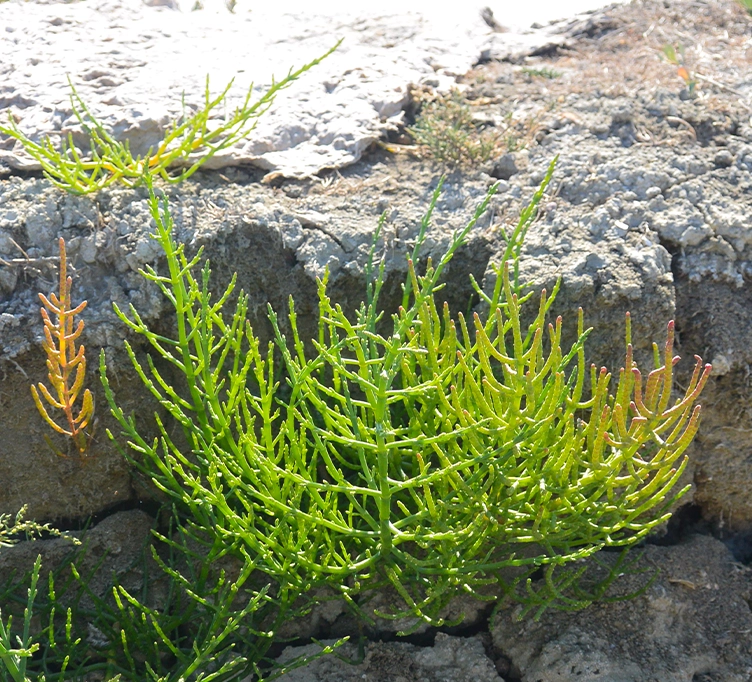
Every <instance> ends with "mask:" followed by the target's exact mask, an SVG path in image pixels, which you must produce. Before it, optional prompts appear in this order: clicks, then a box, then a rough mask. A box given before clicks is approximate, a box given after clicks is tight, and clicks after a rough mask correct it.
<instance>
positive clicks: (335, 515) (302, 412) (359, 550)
mask: <svg viewBox="0 0 752 682" xmlns="http://www.w3.org/2000/svg"><path fill="white" fill-rule="evenodd" d="M552 172H553V164H552V166H551V168H550V169H549V172H548V174H547V176H546V178H545V180H544V182H543V184H542V186H541V187H540V188H539V190H538V191H537V192H536V193H535V195H534V197H533V199H532V202H531V204H530V205H529V206H528V207H527V208H526V209H525V210H524V211H523V213H522V215H521V217H520V221H519V223H518V224H517V226H516V228H515V229H514V230H513V231H512V232H511V233H510V234H508V235H506V237H507V249H506V253H505V254H504V258H503V260H502V263H501V264H500V265H499V266H498V269H497V279H496V284H495V287H494V289H493V291H491V292H483V291H482V290H481V289H480V287H479V286H478V285H477V284H475V286H476V289H477V291H478V293H479V295H480V296H481V297H482V299H483V301H484V302H485V304H486V307H487V309H488V313H486V314H485V315H483V316H481V315H474V316H473V319H472V320H470V321H468V320H466V319H465V317H463V316H462V315H461V314H460V315H457V317H456V318H455V317H453V316H452V314H451V311H449V309H448V307H447V306H446V305H444V306H443V307H442V306H438V305H437V298H436V297H437V295H440V290H441V287H442V284H441V276H442V274H443V272H444V270H445V268H446V266H447V264H448V263H449V262H450V261H451V259H452V258H453V256H454V255H455V253H456V252H457V250H458V249H460V248H462V247H463V246H464V245H465V243H466V242H467V238H468V235H469V233H470V231H471V230H472V228H473V227H474V225H475V224H476V223H477V221H478V220H479V219H480V218H481V217H482V215H483V214H484V212H485V210H486V208H487V206H488V203H489V201H490V199H491V197H492V195H493V193H494V191H495V188H491V190H490V191H489V193H488V196H487V197H486V199H485V200H484V201H483V202H482V203H481V205H480V206H479V207H478V210H477V211H476V213H475V216H474V218H473V219H472V220H471V221H470V222H469V224H468V225H467V226H466V227H465V228H464V229H462V230H460V231H458V232H457V233H456V234H455V235H454V237H453V239H452V242H451V245H450V247H449V249H448V250H447V252H446V253H445V254H444V255H443V256H442V257H441V258H440V259H439V260H438V261H437V262H436V264H435V265H434V264H432V263H431V261H430V260H429V261H428V262H427V264H426V269H425V272H424V274H422V275H421V274H419V273H418V268H417V264H418V261H419V256H420V248H421V246H422V244H423V242H424V239H425V234H426V230H427V228H428V226H429V224H430V220H431V214H432V212H433V209H434V207H435V204H436V202H437V200H438V197H439V192H440V189H441V188H440V187H439V188H438V189H437V191H436V192H435V194H434V196H433V200H432V203H431V205H430V207H429V210H428V213H427V215H426V217H425V219H424V221H423V224H422V226H421V230H420V233H419V237H418V241H417V244H416V247H415V249H414V251H413V253H412V255H411V258H410V259H409V262H408V275H407V279H406V281H405V284H404V291H403V300H402V305H401V306H400V307H399V309H398V310H397V311H396V312H394V313H393V314H392V319H391V324H389V323H388V321H387V320H385V319H383V318H384V313H383V311H382V310H381V309H380V306H379V297H380V292H381V288H382V284H383V275H384V269H383V267H384V266H383V261H382V263H381V264H379V265H378V266H376V264H375V262H374V260H375V253H376V251H375V248H376V247H375V245H376V243H377V242H376V241H374V247H373V248H372V251H371V259H370V260H369V264H368V267H367V273H366V274H367V290H366V292H365V293H366V296H365V299H366V300H365V302H364V303H363V305H362V306H361V308H360V309H359V310H358V311H357V312H356V314H355V316H354V317H349V316H348V315H346V314H345V313H344V312H343V310H342V309H341V308H340V307H339V306H336V305H334V304H333V303H332V302H331V301H330V299H329V297H328V296H327V293H326V286H327V277H324V279H323V280H322V281H320V282H319V333H318V338H317V339H313V340H311V341H310V342H309V343H306V340H304V339H302V338H300V335H299V334H298V332H297V324H296V313H295V308H294V304H293V302H292V300H291V301H290V310H289V320H290V328H291V330H292V335H291V337H290V338H289V339H288V338H286V337H285V336H284V335H283V334H282V333H281V331H280V327H279V324H278V321H277V316H276V313H275V312H274V311H272V310H271V309H270V311H269V317H270V320H271V322H272V325H273V326H274V329H275V332H276V337H275V340H274V341H273V342H271V343H270V344H269V345H268V347H267V348H266V349H263V350H264V351H265V352H262V348H261V344H260V342H259V340H258V338H257V336H256V335H255V334H254V332H253V329H252V328H251V326H250V324H249V322H248V320H247V319H246V313H247V296H246V295H245V294H243V293H242V292H241V293H240V294H239V296H238V297H237V303H236V304H235V307H234V310H233V311H232V312H230V313H228V314H227V316H226V312H227V311H226V308H227V307H228V301H229V299H230V297H231V296H232V294H233V290H234V279H233V281H232V282H231V283H230V284H229V286H228V287H227V288H226V289H225V291H224V292H223V293H222V294H221V295H220V296H219V297H218V298H217V299H214V298H213V297H212V294H211V290H210V269H209V264H208V262H207V263H204V265H203V266H202V268H201V272H200V275H199V276H198V277H197V276H196V275H194V272H195V271H196V270H197V268H198V267H199V263H200V261H201V257H202V254H201V252H199V253H197V254H196V255H195V256H193V257H192V258H190V259H189V258H188V256H187V255H186V253H185V250H184V247H183V245H176V244H175V242H174V239H173V237H172V222H171V218H170V215H169V211H168V206H167V203H166V200H164V201H163V202H162V204H161V205H160V203H159V201H158V199H157V198H156V196H155V195H154V193H153V192H152V195H151V210H152V215H153V217H154V220H155V223H156V226H157V232H156V234H155V238H156V239H157V240H158V241H159V243H160V244H161V246H162V247H163V249H164V251H165V255H166V258H167V268H168V269H167V272H166V273H165V274H159V273H158V272H157V271H156V270H155V269H153V268H151V267H147V269H146V270H145V271H143V274H144V276H145V277H147V279H149V280H151V281H152V282H154V283H155V284H156V285H157V286H158V287H159V288H160V289H161V290H162V293H163V294H164V296H165V297H166V298H167V300H168V301H169V302H170V304H171V305H172V306H173V308H174V310H175V313H176V319H177V332H176V334H175V336H174V337H168V336H164V335H158V334H156V333H154V332H153V331H152V330H150V329H149V327H148V325H147V324H146V323H145V322H144V321H143V320H142V319H141V317H140V316H139V314H138V311H137V310H136V309H135V308H133V307H131V309H130V311H129V313H128V314H127V315H126V313H125V312H124V311H121V310H119V309H117V308H116V312H117V313H118V315H119V316H120V317H121V319H122V320H123V321H124V322H125V323H126V324H127V325H128V326H129V327H130V328H131V329H132V330H133V331H134V332H136V333H137V334H140V335H142V336H143V337H144V338H145V339H146V340H147V341H148V343H149V344H150V345H151V347H152V350H153V351H154V352H155V353H156V354H157V355H158V356H159V357H160V358H161V360H163V361H166V362H168V363H169V364H171V365H172V366H173V368H174V370H176V371H177V375H178V376H179V377H181V381H180V383H176V384H173V383H171V382H170V381H169V380H168V379H167V377H166V375H165V374H164V373H162V372H160V370H159V369H158V368H157V365H156V364H155V363H154V361H153V360H152V359H151V358H148V359H147V362H146V364H144V363H143V362H142V361H140V360H139V359H138V357H137V356H136V354H135V352H134V351H133V349H132V348H131V347H130V345H128V344H126V348H127V351H128V353H129V355H130V357H131V360H132V362H133V365H134V367H135V369H136V371H137V372H138V374H139V375H140V377H141V379H142V381H143V382H144V384H145V385H146V386H147V387H148V389H149V390H150V391H151V392H152V393H153V395H154V396H155V398H156V399H157V400H158V402H159V404H160V405H161V407H162V408H163V411H164V413H165V414H166V415H167V416H168V418H169V419H170V420H174V421H175V422H177V424H179V425H180V426H181V427H182V432H183V438H182V439H180V440H178V439H177V438H176V437H175V436H174V435H173V430H172V428H171V425H170V424H169V423H167V422H165V420H164V418H162V417H160V416H158V415H156V416H155V419H156V421H157V425H158V428H159V431H160V436H159V437H158V438H156V439H154V440H153V441H149V440H146V439H145V438H144V437H143V436H142V435H141V432H140V430H139V426H138V424H136V421H135V419H134V418H133V417H128V416H126V415H125V414H123V412H122V410H121V409H120V408H119V407H118V405H117V401H116V397H115V396H114V394H113V392H112V391H111V389H110V387H109V385H108V383H107V376H106V364H105V359H104V356H102V358H101V363H100V367H101V377H102V381H103V384H104V387H105V392H106V395H107V398H108V401H109V403H110V407H111V410H112V413H113V415H114V416H115V417H116V418H117V420H118V421H119V422H120V424H121V426H122V428H123V432H124V434H125V435H126V437H127V438H128V441H129V446H130V449H131V453H130V454H128V457H129V459H130V460H131V461H132V462H133V464H134V465H135V466H137V467H138V468H140V469H141V470H142V471H143V472H145V473H146V474H147V475H148V476H149V477H150V478H151V479H152V480H153V481H154V483H155V484H156V486H157V487H158V488H159V489H160V490H161V491H162V492H163V493H165V494H167V495H168V496H169V497H171V498H172V499H173V500H174V502H175V503H176V505H177V507H178V509H179V510H180V511H181V513H182V514H183V516H184V518H186V519H189V521H186V523H189V524H190V525H191V527H195V528H196V529H200V530H201V532H202V533H206V534H207V535H209V536H213V537H215V538H218V539H219V540H220V542H221V543H222V544H223V545H224V546H226V547H227V548H229V550H228V551H231V552H232V553H234V554H236V555H240V556H243V557H245V561H253V562H255V564H256V565H257V567H258V569H259V570H260V571H262V572H263V573H265V574H266V575H267V576H269V577H270V578H272V579H273V580H274V590H273V594H272V596H273V598H274V600H275V602H276V603H277V604H278V605H279V607H280V609H282V610H284V609H287V608H290V607H291V605H292V604H293V603H294V602H295V600H296V599H297V598H298V597H299V596H300V595H301V594H304V593H305V592H307V591H309V590H310V589H312V588H313V587H315V586H317V585H329V586H331V587H333V588H334V589H336V590H338V591H339V592H340V594H341V595H342V596H343V597H344V598H345V599H346V600H348V601H349V602H350V603H351V604H352V605H353V606H354V607H355V608H358V601H359V600H360V599H361V595H364V594H367V593H370V592H371V591H372V590H374V589H376V588H379V587H385V586H390V587H391V588H393V589H394V590H395V591H396V592H397V593H398V594H399V595H400V597H401V598H402V600H403V601H404V609H402V610H399V611H397V612H395V613H391V614H385V615H389V616H391V617H397V616H405V615H411V616H414V617H415V618H416V619H421V620H424V621H427V622H431V623H434V624H441V623H442V622H443V621H442V619H441V615H440V613H441V609H442V607H443V606H445V605H446V604H447V602H448V601H449V600H450V599H451V598H452V597H454V596H456V595H457V594H459V593H470V594H474V595H476V596H479V597H483V595H484V589H485V587H486V586H487V585H489V584H490V583H499V584H501V585H502V586H503V587H504V588H505V589H506V590H508V591H509V592H510V593H513V592H514V587H515V586H516V585H517V584H518V583H519V582H520V581H523V583H524V579H526V578H529V577H530V576H531V575H532V574H533V573H534V572H535V571H537V570H539V569H541V568H542V569H543V571H544V575H545V577H546V582H545V584H544V587H543V588H542V590H543V595H544V596H543V602H544V604H554V603H555V602H556V601H557V599H559V596H560V593H561V590H560V589H559V587H557V586H560V585H561V583H560V582H559V583H557V582H556V580H555V579H554V577H553V575H554V572H555V571H556V570H557V569H558V568H561V567H565V568H566V566H567V565H569V564H571V563H572V562H574V561H575V560H577V559H582V558H585V557H588V556H591V555H593V554H594V553H595V552H597V551H598V550H599V549H601V548H603V547H610V546H611V547H612V546H627V545H630V544H633V543H634V542H636V541H637V540H639V539H640V538H642V537H644V536H645V534H646V533H648V532H649V531H650V530H651V529H652V528H654V527H655V526H656V525H657V524H659V523H661V522H662V521H664V520H665V519H666V518H667V517H668V509H669V508H670V505H671V504H672V503H673V501H674V500H675V499H676V498H677V497H678V496H680V495H681V494H682V493H683V492H685V490H683V491H679V493H676V494H674V493H672V492H671V490H672V488H673V487H674V485H675V484H676V482H677V480H678V478H679V476H680V475H681V472H682V471H683V469H684V466H685V464H686V460H685V459H684V458H683V452H684V450H685V449H686V447H687V445H688V444H689V442H690V441H691V439H692V437H693V436H694V434H695V432H696V429H697V424H698V416H699V408H698V407H697V406H696V405H695V401H696V399H697V396H698V395H699V393H700V391H701V390H702V387H703V385H704V382H705V380H706V379H707V376H708V372H709V368H708V367H705V368H704V369H703V368H702V365H701V362H700V361H699V359H698V364H697V367H696V370H695V373H694V376H693V378H692V381H691V383H690V386H689V388H688V389H687V391H686V393H685V395H684V396H683V397H681V398H679V399H678V400H675V399H673V398H672V393H671V390H672V378H673V374H672V368H673V365H674V363H675V361H676V358H674V357H673V354H672V342H673V326H672V325H670V326H669V338H668V340H667V342H666V345H665V348H664V350H663V352H659V351H658V349H657V347H656V353H655V364H656V368H655V369H654V370H653V371H652V372H650V373H649V375H648V376H647V377H646V378H643V375H642V374H641V373H640V371H639V370H638V369H637V367H636V365H635V363H634V361H633V359H632V348H631V339H630V337H629V334H630V332H629V323H628V324H627V342H626V358H625V365H624V368H623V369H622V370H621V372H620V374H619V381H618V385H617V386H616V390H615V391H614V392H613V393H612V392H610V390H609V388H610V380H611V375H610V374H608V373H607V371H606V370H601V371H596V370H595V368H592V369H591V370H590V371H588V368H587V367H586V365H585V352H584V343H585V339H586V337H587V332H586V331H585V330H584V329H583V323H582V314H581V315H580V319H579V321H578V325H579V328H578V332H579V338H578V340H577V342H576V343H575V344H574V346H573V347H572V348H570V349H568V350H563V349H562V348H561V334H562V324H563V323H562V320H561V319H560V318H559V319H557V320H556V321H555V322H554V323H552V324H548V323H547V322H546V318H547V314H548V312H549V310H550V308H551V305H552V304H553V301H554V299H555V294H556V291H554V292H553V293H552V295H551V296H548V295H547V294H546V292H545V291H544V292H542V293H541V296H540V301H539V304H538V313H537V315H536V316H535V317H534V320H533V322H532V323H531V324H529V325H523V322H522V311H523V310H522V309H523V306H524V305H525V304H526V303H527V302H528V301H529V299H530V297H531V296H532V293H527V294H523V290H522V287H521V286H520V285H519V281H518V280H519V273H518V264H519V254H520V249H521V247H522V242H523V240H524V237H525V234H526V232H527V230H528V228H529V227H530V225H531V224H532V222H533V221H534V219H535V216H536V210H537V206H538V204H539V202H540V201H541V199H542V197H543V194H544V190H545V188H546V185H547V183H548V181H549V180H550V177H551V173H552ZM377 235H378V232H377ZM384 328H388V329H389V331H388V333H384V332H383V331H382V330H383V329H384ZM588 376H589V378H590V387H589V389H588V388H587V384H588V382H587V381H586V379H587V378H588ZM588 391H589V394H587V395H586V393H588ZM510 571H511V574H512V578H510Z"/></svg>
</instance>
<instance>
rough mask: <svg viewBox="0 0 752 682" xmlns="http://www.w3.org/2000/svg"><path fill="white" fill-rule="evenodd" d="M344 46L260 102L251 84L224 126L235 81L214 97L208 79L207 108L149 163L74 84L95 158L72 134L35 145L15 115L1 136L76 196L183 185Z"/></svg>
mask: <svg viewBox="0 0 752 682" xmlns="http://www.w3.org/2000/svg"><path fill="white" fill-rule="evenodd" d="M340 42H341V41H340ZM340 42H338V43H337V44H336V45H335V46H334V47H332V48H331V49H330V50H328V51H327V52H326V53H325V54H323V55H322V56H321V57H318V58H316V59H314V60H313V61H311V62H309V63H308V64H305V65H304V66H302V67H301V68H299V69H297V70H292V69H291V70H290V72H289V73H288V74H287V76H285V77H284V78H283V79H282V80H280V81H279V82H277V81H272V85H271V87H270V88H269V89H268V90H267V91H266V92H265V93H264V94H263V95H262V96H261V97H260V98H259V99H257V100H256V101H255V102H252V101H251V97H252V95H253V86H252V85H251V87H250V88H249V89H248V93H247V94H246V96H245V100H244V101H243V104H242V105H241V106H240V107H238V108H236V109H235V111H233V112H232V113H231V114H230V115H229V116H226V117H225V120H224V121H222V122H221V123H219V124H216V123H215V122H214V121H213V120H212V116H213V115H214V113H215V112H216V111H217V110H218V109H221V107H222V106H223V105H224V104H225V102H226V100H227V94H228V92H229V91H230V88H231V87H232V81H230V83H229V84H228V85H227V86H226V87H225V89H224V90H223V91H222V92H221V93H220V94H219V95H217V96H216V97H213V98H212V96H211V95H210V93H209V79H208V77H207V80H206V90H205V92H204V106H203V108H201V109H199V110H198V111H197V112H196V113H195V114H193V115H192V116H186V115H184V116H183V117H182V119H180V120H178V121H175V122H173V124H172V125H171V126H170V127H169V128H168V129H167V131H166V132H165V135H164V138H163V139H162V141H161V142H160V143H159V145H158V146H157V148H156V149H150V150H149V151H148V152H147V154H146V156H145V157H144V158H141V157H140V156H136V157H134V156H133V154H132V153H131V151H130V147H129V145H128V142H127V141H126V142H125V143H122V142H119V141H117V140H116V139H115V138H113V137H112V135H110V133H108V132H107V130H106V129H105V127H104V126H103V125H102V124H101V123H100V122H99V121H98V120H97V119H96V117H95V116H94V115H93V114H92V113H91V111H89V109H88V107H87V106H86V104H85V103H84V101H83V100H82V99H81V97H79V95H78V93H77V92H76V89H75V88H74V87H73V83H71V82H70V80H69V85H70V88H71V95H70V101H71V107H72V109H73V113H74V115H75V116H76V118H77V119H78V122H79V123H80V124H81V127H82V128H83V130H84V132H85V133H86V134H87V135H88V136H89V140H90V144H91V158H87V157H86V156H85V152H84V153H83V154H82V152H80V151H79V150H78V149H76V146H75V145H74V144H73V139H72V137H71V136H70V135H69V136H68V140H67V142H66V141H65V139H63V140H62V142H61V145H60V149H57V147H56V146H55V144H54V143H53V142H52V140H51V139H50V138H49V137H47V138H45V139H44V140H42V141H41V142H39V143H37V142H34V141H33V140H31V139H30V138H29V137H28V136H27V135H26V134H25V133H24V132H23V131H22V130H21V129H20V128H19V126H18V124H17V123H16V121H15V120H14V119H13V117H12V116H10V117H9V121H8V125H7V126H3V125H0V133H3V134H4V135H8V136H9V137H12V138H14V139H16V140H18V141H20V142H21V144H22V145H23V148H24V150H25V151H26V152H27V153H28V154H29V155H30V156H32V157H33V158H34V159H35V160H36V161H37V162H39V164H41V166H42V170H43V171H44V174H45V175H46V176H47V178H49V180H50V181H51V182H52V183H53V184H55V185H56V186H57V187H59V188H61V189H63V190H65V191H67V192H72V193H74V194H90V193H92V192H97V191H99V190H100V189H103V188H105V187H108V186H109V185H112V184H115V183H120V184H123V185H125V186H127V187H134V186H136V185H140V184H142V183H143V181H144V178H145V177H146V176H160V177H161V178H162V179H164V180H165V181H167V182H170V183H178V182H182V181H183V180H185V179H186V178H189V177H190V176H191V175H193V174H194V173H195V172H196V171H197V170H198V169H199V168H200V167H201V166H202V165H203V164H205V163H206V162H207V161H208V160H209V159H211V158H212V157H213V156H214V155H215V154H217V153H218V152H220V151H222V150H223V149H227V148H228V147H231V146H232V145H234V144H235V143H236V142H238V141H240V140H242V139H243V138H244V137H247V136H248V134H249V133H250V132H251V131H252V130H253V129H254V128H255V127H256V124H257V122H258V119H259V117H260V116H262V115H263V114H264V113H265V112H266V111H267V110H268V109H269V107H270V106H271V105H272V104H273V102H274V98H275V97H276V96H277V94H278V93H279V92H280V91H281V90H284V89H285V88H287V87H289V86H290V85H291V84H292V83H293V82H294V81H296V80H297V79H298V78H299V77H300V76H302V75H303V74H304V73H306V72H307V71H308V70H309V69H311V68H313V67H314V66H316V65H317V64H318V63H319V62H321V61H322V60H323V59H325V58H326V57H328V56H329V55H330V54H331V53H332V52H334V50H336V49H337V47H338V46H339V44H340Z"/></svg>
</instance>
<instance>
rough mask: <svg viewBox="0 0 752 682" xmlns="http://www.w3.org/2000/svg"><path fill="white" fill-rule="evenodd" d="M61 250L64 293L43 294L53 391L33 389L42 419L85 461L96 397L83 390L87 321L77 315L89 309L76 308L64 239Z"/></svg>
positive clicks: (40, 386)
mask: <svg viewBox="0 0 752 682" xmlns="http://www.w3.org/2000/svg"><path fill="white" fill-rule="evenodd" d="M59 248H60V266H59V275H60V288H59V292H60V293H59V294H57V295H56V294H55V293H51V294H50V297H49V298H47V297H46V296H45V295H44V294H41V293H40V294H39V298H40V300H41V301H42V303H43V307H42V308H40V312H41V314H42V320H43V321H44V341H43V342H42V347H43V348H44V351H45V353H47V372H48V373H47V377H48V379H49V382H50V385H51V387H52V391H50V390H49V389H48V388H47V387H46V386H45V385H44V384H43V383H41V382H40V383H39V384H38V385H37V386H32V387H31V394H32V396H33V397H34V402H35V403H36V406H37V409H38V410H39V414H41V415H42V418H43V419H44V420H45V421H46V422H47V423H48V424H49V425H50V426H51V427H52V428H53V429H54V430H55V431H57V432H58V433H61V434H63V435H64V436H68V438H70V440H71V441H72V443H73V444H74V446H75V448H76V455H77V457H78V458H80V459H84V458H85V457H86V452H87V450H88V448H89V445H90V442H91V428H92V418H93V416H94V398H93V397H92V394H91V391H90V390H89V389H88V388H87V389H84V388H83V385H84V381H85V379H86V356H85V355H84V346H83V345H82V344H80V343H79V342H78V338H79V337H80V336H81V334H82V332H83V330H84V322H83V320H79V321H78V324H76V323H75V316H76V315H78V314H80V313H81V311H82V310H83V309H84V308H85V307H86V301H83V302H81V303H79V304H78V305H77V306H75V307H74V306H73V303H72V302H71V287H72V285H73V278H72V277H69V276H68V263H67V259H66V254H65V240H64V239H63V238H62V237H61V238H60V241H59ZM50 316H52V317H50ZM53 318H54V321H53ZM82 389H83V394H82V393H81V391H82ZM40 393H41V396H42V397H43V398H44V400H45V401H46V402H47V404H48V405H49V406H50V407H54V408H55V409H56V410H60V411H61V412H62V413H63V415H64V417H65V422H64V424H63V425H62V426H61V425H60V424H59V423H58V422H57V421H56V420H55V419H54V418H53V417H52V416H50V413H49V412H48V411H47V407H45V404H44V402H42V398H41V397H40ZM53 393H54V395H53ZM79 396H81V406H80V407H79V406H78V405H77V403H78V398H79ZM47 440H48V442H49V443H50V447H52V448H53V450H55V451H56V452H57V453H58V454H60V455H62V456H65V455H63V453H62V452H60V450H58V449H57V448H55V447H54V446H53V445H52V443H51V442H50V441H49V439H47Z"/></svg>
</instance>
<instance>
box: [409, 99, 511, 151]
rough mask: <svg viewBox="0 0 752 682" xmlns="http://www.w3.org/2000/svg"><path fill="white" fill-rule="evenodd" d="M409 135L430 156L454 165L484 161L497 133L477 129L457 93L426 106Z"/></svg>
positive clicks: (493, 147) (466, 106) (497, 137)
mask: <svg viewBox="0 0 752 682" xmlns="http://www.w3.org/2000/svg"><path fill="white" fill-rule="evenodd" d="M410 134H411V135H412V136H413V138H414V139H415V141H416V142H417V143H418V145H420V146H421V147H423V148H424V149H425V151H426V153H427V154H428V155H429V156H432V157H433V158H434V159H437V160H438V161H447V162H450V163H454V164H465V163H472V162H478V161H487V160H488V159H489V158H490V157H491V155H492V154H493V152H494V150H495V149H496V146H497V145H498V143H499V135H498V134H497V133H496V131H486V130H481V129H480V127H479V125H478V124H477V123H476V122H475V121H474V120H473V116H472V114H471V112H470V107H469V106H468V105H467V103H466V101H465V100H464V98H463V97H462V95H461V94H460V93H459V92H457V91H454V92H452V93H451V94H449V95H445V96H439V97H437V98H436V99H435V100H433V101H432V102H428V103H427V104H425V105H424V107H423V111H422V113H421V114H420V116H418V119H417V121H416V122H415V125H414V126H413V127H412V128H411V129H410Z"/></svg>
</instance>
